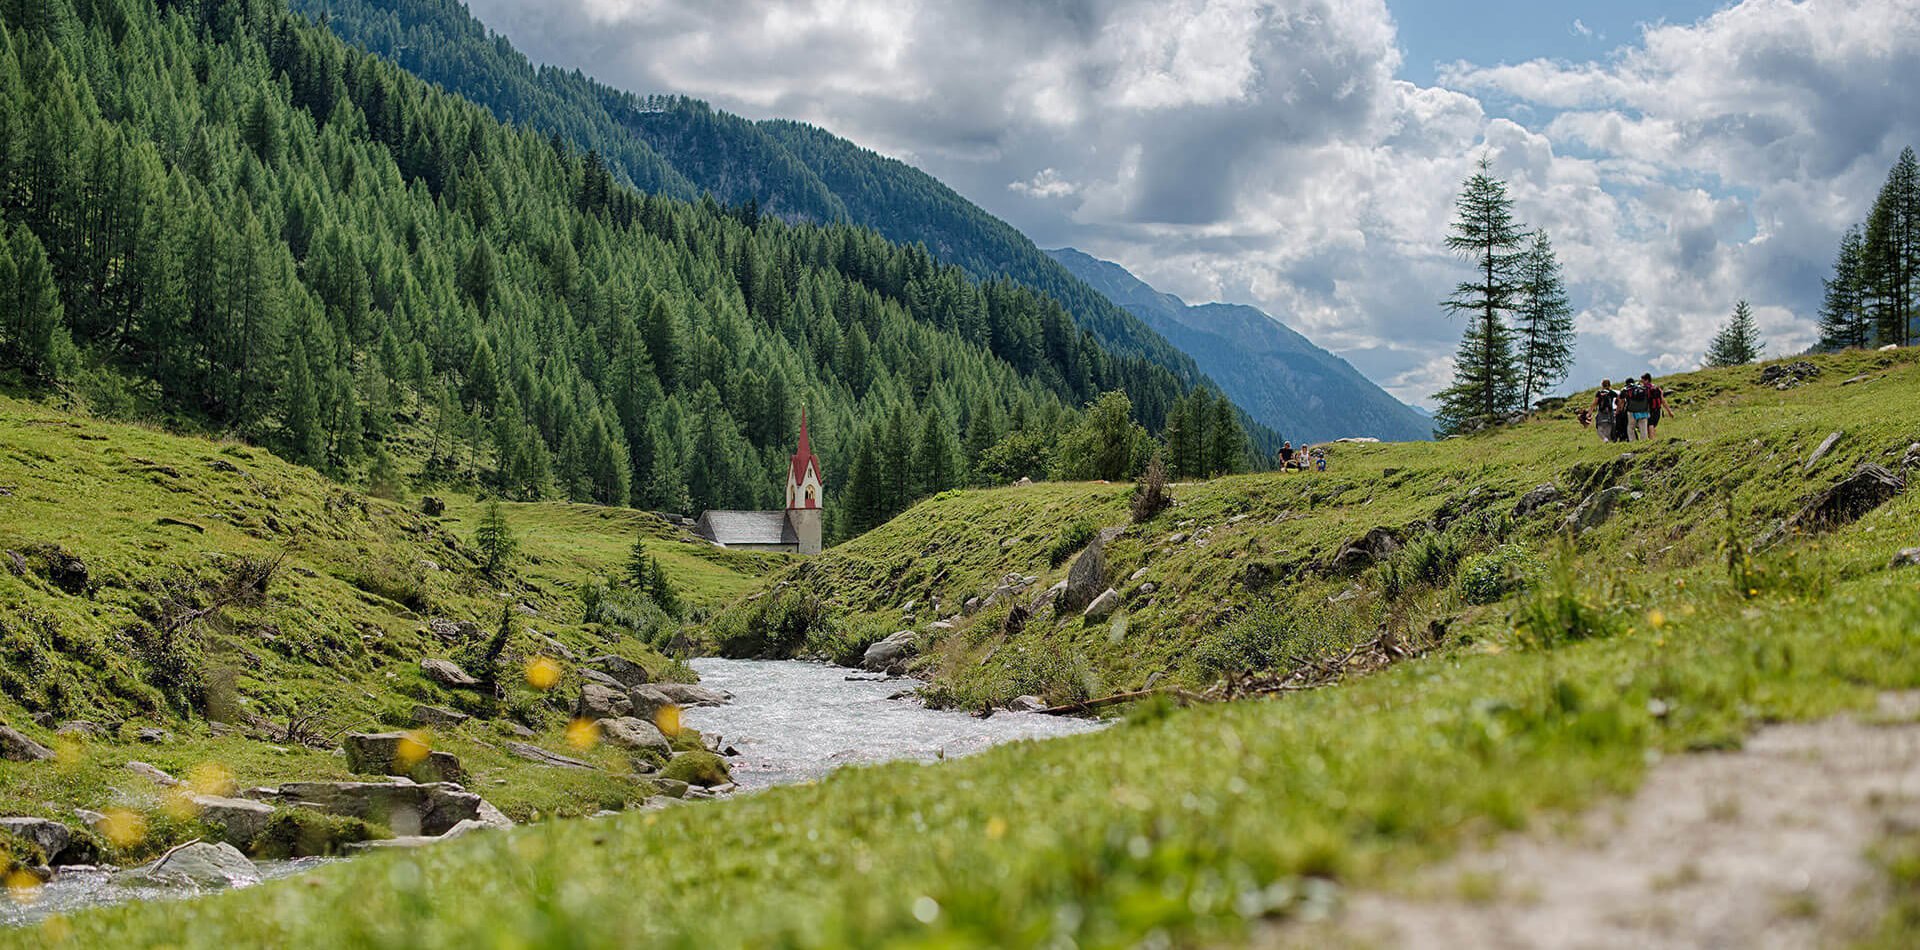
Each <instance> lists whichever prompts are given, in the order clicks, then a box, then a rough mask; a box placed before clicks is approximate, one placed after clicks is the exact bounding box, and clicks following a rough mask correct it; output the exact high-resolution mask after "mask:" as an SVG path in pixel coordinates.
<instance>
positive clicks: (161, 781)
mask: <svg viewBox="0 0 1920 950" xmlns="http://www.w3.org/2000/svg"><path fill="white" fill-rule="evenodd" d="M121 768H124V769H126V770H127V771H129V772H132V773H133V774H135V775H139V776H142V777H144V778H146V779H147V780H148V781H150V782H152V783H153V784H155V785H158V786H160V787H161V788H176V787H178V786H179V785H180V780H179V779H177V778H174V777H173V776H171V775H168V774H167V773H165V772H162V771H160V770H159V769H157V768H155V767H153V766H151V765H148V764H147V763H145V762H141V761H139V760H138V759H136V760H134V761H132V762H128V763H127V764H126V765H123V766H121Z"/></svg>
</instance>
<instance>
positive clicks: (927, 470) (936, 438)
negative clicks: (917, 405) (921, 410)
mask: <svg viewBox="0 0 1920 950" xmlns="http://www.w3.org/2000/svg"><path fill="white" fill-rule="evenodd" d="M959 455H960V447H959V445H958V444H957V443H955V441H954V438H953V426H952V425H951V424H950V423H948V422H947V419H946V416H945V415H944V414H942V413H941V412H940V409H939V407H937V406H935V407H931V408H929V409H928V410H927V415H926V420H925V423H924V424H923V425H922V426H921V427H920V438H919V441H918V442H917V443H915V445H914V456H913V469H914V475H915V476H916V477H917V478H918V480H919V492H918V493H919V494H920V495H922V496H926V495H933V494H938V493H940V492H943V491H946V490H947V489H949V488H953V487H954V486H956V485H958V484H960V463H959Z"/></svg>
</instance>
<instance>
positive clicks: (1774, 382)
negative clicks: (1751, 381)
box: [1760, 360, 1820, 389]
mask: <svg viewBox="0 0 1920 950" xmlns="http://www.w3.org/2000/svg"><path fill="white" fill-rule="evenodd" d="M1818 375H1820V367H1818V366H1815V365H1813V364H1812V363H1809V362H1807V361H1806V360H1795V361H1793V362H1791V363H1775V364H1774V365H1772V366H1769V367H1767V368H1765V369H1763V370H1761V371H1760V383H1761V384H1762V385H1765V386H1772V387H1774V388H1775V389H1792V388H1793V387H1795V386H1798V385H1800V384H1801V383H1804V382H1806V381H1807V380H1810V379H1812V378H1814V377H1816V376H1818Z"/></svg>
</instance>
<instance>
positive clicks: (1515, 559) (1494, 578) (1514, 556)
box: [1458, 544, 1530, 604]
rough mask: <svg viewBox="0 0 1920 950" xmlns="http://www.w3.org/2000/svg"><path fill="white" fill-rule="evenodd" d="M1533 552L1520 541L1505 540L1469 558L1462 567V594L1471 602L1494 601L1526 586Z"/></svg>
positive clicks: (1460, 582)
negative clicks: (1519, 543) (1508, 541)
mask: <svg viewBox="0 0 1920 950" xmlns="http://www.w3.org/2000/svg"><path fill="white" fill-rule="evenodd" d="M1529 565H1530V555H1529V554H1528V552H1527V549H1526V548H1523V547H1521V546H1519V545H1517V544H1503V545H1501V546H1500V547H1498V548H1496V549H1494V550H1493V551H1489V552H1487V553H1484V554H1476V555H1474V556H1472V557H1470V558H1467V560H1466V562H1465V563H1464V564H1462V565H1461V567H1460V578H1459V581H1458V584H1459V588H1460V596H1461V598H1462V599H1464V600H1465V601H1466V602H1467V603H1469V604H1491V603H1493V602H1494V601H1497V600H1501V599H1504V598H1505V597H1507V596H1508V595H1509V594H1512V593H1514V592H1516V591H1520V590H1523V589H1525V588H1526V586H1527V584H1528V582H1529V580H1530V576H1529Z"/></svg>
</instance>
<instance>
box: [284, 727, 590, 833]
mask: <svg viewBox="0 0 1920 950" xmlns="http://www.w3.org/2000/svg"><path fill="white" fill-rule="evenodd" d="M515 745H518V743H508V751H510V752H511V751H514V749H513V748H512V747H513V746H515ZM582 765H583V766H584V763H582ZM246 794H247V796H248V797H249V798H256V799H264V800H268V801H273V802H279V803H281V804H288V805H298V806H300V807H302V808H310V809H313V810H314V811H322V812H326V813H327V814H329V815H344V816H346V817H348V818H359V819H361V820H364V821H373V822H378V823H381V824H384V825H386V826H387V827H388V828H391V829H393V833H394V834H396V835H402V836H405V835H422V834H424V835H439V834H445V833H446V832H447V830H448V829H450V828H452V827H453V826H454V825H457V824H459V823H460V822H462V821H466V820H467V819H469V818H476V817H478V816H479V814H480V805H481V803H482V802H483V801H484V799H482V798H481V797H480V796H478V795H475V794H473V793H472V792H469V791H467V790H466V789H464V788H461V787H460V786H458V785H455V784H454V783H452V782H431V783H427V784H415V783H413V782H409V781H399V782H286V783H283V784H282V785H281V786H280V787H279V788H260V789H249V790H248V791H247V793H246Z"/></svg>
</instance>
